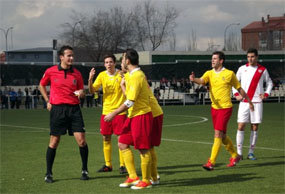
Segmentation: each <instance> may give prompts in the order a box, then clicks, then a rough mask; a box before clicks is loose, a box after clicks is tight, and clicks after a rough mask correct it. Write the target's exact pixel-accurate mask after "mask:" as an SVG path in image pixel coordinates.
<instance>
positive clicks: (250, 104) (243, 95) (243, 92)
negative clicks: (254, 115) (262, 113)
mask: <svg viewBox="0 0 285 194" xmlns="http://www.w3.org/2000/svg"><path fill="white" fill-rule="evenodd" d="M238 92H239V93H240V95H241V96H242V97H243V98H245V99H246V100H247V101H248V103H249V108H250V110H251V111H254V106H253V104H252V102H251V100H250V99H249V97H248V95H247V94H246V92H245V91H244V90H243V89H242V88H239V89H238Z"/></svg>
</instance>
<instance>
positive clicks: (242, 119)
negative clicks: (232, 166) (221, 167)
mask: <svg viewBox="0 0 285 194" xmlns="http://www.w3.org/2000/svg"><path fill="white" fill-rule="evenodd" d="M247 61H248V63H247V64H245V65H243V66H241V67H240V68H239V69H238V71H237V74H236V76H237V78H238V80H239V81H240V82H241V87H242V88H243V89H244V90H245V91H246V92H247V95H248V97H249V98H250V99H251V101H252V102H253V104H254V111H250V109H249V104H248V102H247V100H246V99H243V98H242V96H241V95H240V94H239V93H238V91H237V90H236V89H234V88H233V93H234V95H235V97H236V99H237V100H239V101H240V104H239V109H238V119H237V122H238V129H237V136H236V143H237V153H238V154H239V155H240V156H241V157H242V146H243V141H244V128H245V125H246V123H251V134H250V147H249V151H248V156H247V158H248V159H250V160H256V157H255V156H254V153H253V152H254V148H255V145H256V141H257V131H258V125H259V124H260V123H261V121H262V114H263V104H262V101H263V100H264V99H266V98H268V96H269V94H270V92H271V90H272V87H273V83H272V81H271V79H270V76H269V74H268V71H267V69H266V68H265V67H263V66H261V65H260V64H258V63H257V62H258V51H257V50H256V49H254V48H250V49H249V50H248V51H247ZM264 83H266V88H265V90H264V88H263V85H264Z"/></svg>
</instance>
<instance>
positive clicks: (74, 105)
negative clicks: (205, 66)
mask: <svg viewBox="0 0 285 194" xmlns="http://www.w3.org/2000/svg"><path fill="white" fill-rule="evenodd" d="M58 55H59V58H60V64H59V65H54V66H52V67H50V68H48V69H47V70H46V71H45V73H44V75H43V77H42V79H41V81H40V85H39V89H40V91H41V94H42V96H43V98H44V99H45V101H46V103H47V109H48V110H49V111H50V141H49V146H48V148H47V152H46V165H47V172H46V176H45V182H46V183H52V182H53V177H52V165H53V162H54V158H55V154H56V148H57V146H58V144H59V141H60V136H61V135H65V134H66V131H67V130H68V133H69V135H71V136H72V135H74V137H75V140H76V142H77V144H78V145H79V150H80V155H81V159H82V176H81V178H80V179H81V180H88V179H89V177H88V169H87V162H88V146H87V143H86V140H85V130H84V122H83V117H82V113H81V110H80V106H79V103H80V100H79V98H84V96H85V94H84V90H83V89H84V85H83V79H82V75H81V73H80V72H79V71H78V70H77V69H75V68H74V67H72V63H73V49H72V47H70V46H63V47H61V49H60V50H59V51H58ZM48 84H50V98H48V95H47V90H46V86H47V85H48Z"/></svg>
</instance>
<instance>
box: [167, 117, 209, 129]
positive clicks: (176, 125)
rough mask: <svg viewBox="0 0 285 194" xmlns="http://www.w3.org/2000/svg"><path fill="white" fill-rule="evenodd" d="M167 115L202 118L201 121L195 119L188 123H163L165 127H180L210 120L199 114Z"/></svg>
mask: <svg viewBox="0 0 285 194" xmlns="http://www.w3.org/2000/svg"><path fill="white" fill-rule="evenodd" d="M166 116H175V117H194V118H199V119H202V120H200V121H193V122H188V123H179V124H172V125H163V127H178V126H183V125H191V124H197V123H204V122H206V121H208V119H207V118H206V117H199V116H190V115H189V116H188V115H166Z"/></svg>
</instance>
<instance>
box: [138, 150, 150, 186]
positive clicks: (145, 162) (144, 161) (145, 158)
mask: <svg viewBox="0 0 285 194" xmlns="http://www.w3.org/2000/svg"><path fill="white" fill-rule="evenodd" d="M140 157H141V170H142V181H143V182H146V183H149V181H150V163H151V155H150V151H147V152H146V153H145V154H140Z"/></svg>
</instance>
